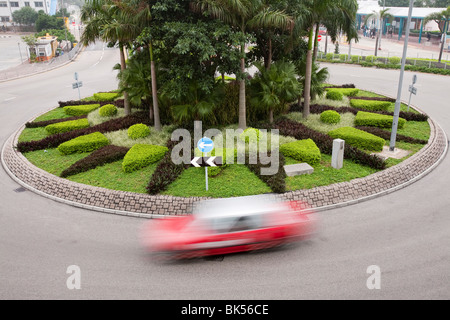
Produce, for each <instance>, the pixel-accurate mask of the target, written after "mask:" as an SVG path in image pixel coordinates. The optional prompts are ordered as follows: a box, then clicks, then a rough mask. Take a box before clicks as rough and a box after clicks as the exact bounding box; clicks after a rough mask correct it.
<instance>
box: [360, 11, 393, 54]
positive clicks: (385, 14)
mask: <svg viewBox="0 0 450 320" xmlns="http://www.w3.org/2000/svg"><path fill="white" fill-rule="evenodd" d="M392 18H394V16H393V15H392V14H390V13H389V8H386V9H383V10H380V11H378V12H377V11H373V12H372V13H370V14H368V15H367V16H366V18H365V19H364V24H367V21H369V20H370V19H375V20H377V21H379V22H380V30H379V31H378V32H377V39H376V41H375V57H376V56H377V55H378V48H379V47H381V44H380V41H381V32H383V27H382V22H383V21H384V20H385V19H392Z"/></svg>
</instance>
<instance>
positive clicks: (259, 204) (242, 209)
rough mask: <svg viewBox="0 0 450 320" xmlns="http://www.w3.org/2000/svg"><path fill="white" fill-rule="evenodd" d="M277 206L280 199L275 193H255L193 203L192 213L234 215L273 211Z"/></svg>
mask: <svg viewBox="0 0 450 320" xmlns="http://www.w3.org/2000/svg"><path fill="white" fill-rule="evenodd" d="M277 203H278V205H275V204H277ZM279 206H280V200H279V199H277V198H276V197H275V195H270V194H269V195H256V196H245V197H236V198H223V199H212V200H205V201H202V202H198V203H196V204H195V205H194V210H193V213H194V215H195V216H196V217H198V218H204V219H211V218H222V217H236V216H248V215H256V214H263V213H270V212H274V211H277V210H279Z"/></svg>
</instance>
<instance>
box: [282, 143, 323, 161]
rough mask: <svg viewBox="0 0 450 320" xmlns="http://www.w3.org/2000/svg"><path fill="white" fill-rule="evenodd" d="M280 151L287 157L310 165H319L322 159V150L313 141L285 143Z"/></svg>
mask: <svg viewBox="0 0 450 320" xmlns="http://www.w3.org/2000/svg"><path fill="white" fill-rule="evenodd" d="M280 151H281V153H282V154H283V155H284V156H285V157H291V158H294V159H295V160H298V161H301V162H306V163H308V164H310V165H315V164H317V163H319V162H320V159H321V158H322V157H321V154H320V149H319V148H318V147H317V145H316V144H315V143H314V141H313V140H311V139H305V140H297V141H294V142H289V143H285V144H283V145H282V146H281V147H280Z"/></svg>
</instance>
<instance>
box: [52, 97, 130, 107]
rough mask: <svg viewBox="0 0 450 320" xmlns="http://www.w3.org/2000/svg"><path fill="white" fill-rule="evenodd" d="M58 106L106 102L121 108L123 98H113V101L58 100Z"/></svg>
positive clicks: (104, 103) (102, 104)
mask: <svg viewBox="0 0 450 320" xmlns="http://www.w3.org/2000/svg"><path fill="white" fill-rule="evenodd" d="M58 104H59V107H60V108H64V107H67V106H79V105H83V104H99V105H101V106H104V105H106V104H113V105H115V106H116V107H117V108H123V107H124V100H123V99H119V100H114V101H83V100H69V101H58Z"/></svg>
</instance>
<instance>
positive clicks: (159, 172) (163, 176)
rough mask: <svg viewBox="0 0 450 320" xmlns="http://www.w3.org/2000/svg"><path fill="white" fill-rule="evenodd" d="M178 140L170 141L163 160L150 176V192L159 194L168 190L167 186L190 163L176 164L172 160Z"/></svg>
mask: <svg viewBox="0 0 450 320" xmlns="http://www.w3.org/2000/svg"><path fill="white" fill-rule="evenodd" d="M177 144H178V142H176V141H170V140H169V141H168V142H167V144H166V146H167V148H168V152H166V155H165V156H164V158H162V160H161V161H160V162H159V163H158V166H157V167H156V169H155V171H154V172H153V174H152V177H151V178H150V182H149V183H148V185H147V192H148V193H149V194H158V193H161V192H162V191H164V190H166V189H167V187H168V186H169V185H170V184H171V183H172V182H174V181H175V180H176V179H177V178H178V177H179V176H180V175H181V173H182V172H183V171H184V169H186V168H188V167H189V165H185V164H175V163H173V161H172V154H171V153H172V149H173V147H174V146H176V145H177Z"/></svg>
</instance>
